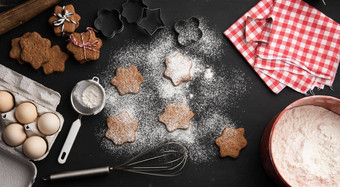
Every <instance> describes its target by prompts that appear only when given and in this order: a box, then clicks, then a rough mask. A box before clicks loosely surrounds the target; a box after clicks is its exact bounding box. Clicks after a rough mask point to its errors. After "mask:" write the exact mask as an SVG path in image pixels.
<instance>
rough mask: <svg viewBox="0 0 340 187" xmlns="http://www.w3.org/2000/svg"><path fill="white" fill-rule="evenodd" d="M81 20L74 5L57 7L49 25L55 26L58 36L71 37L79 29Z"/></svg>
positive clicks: (49, 20)
mask: <svg viewBox="0 0 340 187" xmlns="http://www.w3.org/2000/svg"><path fill="white" fill-rule="evenodd" d="M80 19H81V17H80V16H79V15H78V14H77V13H76V12H75V10H74V7H73V5H66V6H62V7H61V6H56V7H55V8H54V13H53V16H52V17H50V19H48V23H49V24H50V25H52V26H53V30H54V33H55V35H56V36H69V35H70V34H72V33H73V32H74V31H75V30H76V29H77V28H78V27H79V21H80Z"/></svg>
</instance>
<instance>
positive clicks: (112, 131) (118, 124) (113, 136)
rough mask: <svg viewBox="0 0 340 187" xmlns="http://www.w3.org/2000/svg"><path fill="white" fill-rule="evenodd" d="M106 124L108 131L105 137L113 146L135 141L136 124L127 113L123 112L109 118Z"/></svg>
mask: <svg viewBox="0 0 340 187" xmlns="http://www.w3.org/2000/svg"><path fill="white" fill-rule="evenodd" d="M106 122H107V127H108V129H107V131H106V134H105V136H106V137H107V138H108V139H110V140H112V141H113V143H114V144H116V145H123V144H124V143H126V142H130V143H132V142H134V141H135V140H136V131H137V128H138V123H137V122H136V121H135V120H134V119H132V118H131V117H130V115H129V113H128V112H127V111H123V112H121V113H119V114H118V115H117V116H110V117H109V118H107V120H106Z"/></svg>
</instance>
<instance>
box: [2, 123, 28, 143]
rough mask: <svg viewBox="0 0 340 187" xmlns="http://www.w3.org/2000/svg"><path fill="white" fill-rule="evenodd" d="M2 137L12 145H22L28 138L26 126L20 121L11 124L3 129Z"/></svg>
mask: <svg viewBox="0 0 340 187" xmlns="http://www.w3.org/2000/svg"><path fill="white" fill-rule="evenodd" d="M2 138H3V140H4V141H5V142H6V144H8V145H10V146H13V147H15V146H18V145H21V144H22V143H23V142H24V141H25V139H26V133H25V128H24V126H22V125H20V124H18V123H13V124H10V125H8V126H7V127H6V128H5V130H4V131H3V134H2Z"/></svg>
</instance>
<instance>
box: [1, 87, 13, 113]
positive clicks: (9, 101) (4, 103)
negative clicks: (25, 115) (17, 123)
mask: <svg viewBox="0 0 340 187" xmlns="http://www.w3.org/2000/svg"><path fill="white" fill-rule="evenodd" d="M13 107H14V97H13V95H12V94H10V93H9V92H7V91H3V90H0V112H8V111H9V110H11V109H12V108H13Z"/></svg>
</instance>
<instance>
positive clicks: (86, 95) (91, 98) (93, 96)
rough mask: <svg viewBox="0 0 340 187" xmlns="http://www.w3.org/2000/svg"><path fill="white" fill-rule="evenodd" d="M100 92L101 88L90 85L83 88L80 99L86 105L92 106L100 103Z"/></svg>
mask: <svg viewBox="0 0 340 187" xmlns="http://www.w3.org/2000/svg"><path fill="white" fill-rule="evenodd" d="M101 93H102V92H101V90H100V89H99V88H98V87H97V86H95V85H90V86H88V87H87V88H85V90H84V92H83V94H82V100H83V102H84V104H85V105H86V106H87V107H89V108H94V107H96V106H98V105H100V104H101V103H102V100H103V96H102V94H101Z"/></svg>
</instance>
